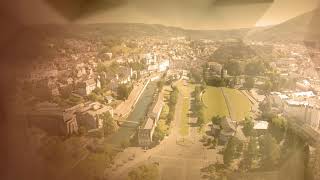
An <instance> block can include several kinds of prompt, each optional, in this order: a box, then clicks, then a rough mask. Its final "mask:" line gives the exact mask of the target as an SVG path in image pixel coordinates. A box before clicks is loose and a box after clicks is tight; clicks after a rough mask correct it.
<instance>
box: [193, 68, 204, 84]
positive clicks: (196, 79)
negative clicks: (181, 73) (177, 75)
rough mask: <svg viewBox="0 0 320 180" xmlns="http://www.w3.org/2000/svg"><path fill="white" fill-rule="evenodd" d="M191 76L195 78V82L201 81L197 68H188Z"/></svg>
mask: <svg viewBox="0 0 320 180" xmlns="http://www.w3.org/2000/svg"><path fill="white" fill-rule="evenodd" d="M190 74H191V77H192V78H193V79H194V80H195V82H197V83H199V82H201V81H202V77H201V72H199V71H198V70H197V69H195V68H192V69H191V70H190Z"/></svg>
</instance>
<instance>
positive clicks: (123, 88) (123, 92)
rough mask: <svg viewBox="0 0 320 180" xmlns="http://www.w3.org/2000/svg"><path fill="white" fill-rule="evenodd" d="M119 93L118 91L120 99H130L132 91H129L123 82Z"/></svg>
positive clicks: (118, 90)
mask: <svg viewBox="0 0 320 180" xmlns="http://www.w3.org/2000/svg"><path fill="white" fill-rule="evenodd" d="M117 93H118V97H119V99H121V100H126V99H128V97H129V93H130V92H129V88H128V87H127V86H126V85H124V84H121V85H119V87H118V89H117Z"/></svg>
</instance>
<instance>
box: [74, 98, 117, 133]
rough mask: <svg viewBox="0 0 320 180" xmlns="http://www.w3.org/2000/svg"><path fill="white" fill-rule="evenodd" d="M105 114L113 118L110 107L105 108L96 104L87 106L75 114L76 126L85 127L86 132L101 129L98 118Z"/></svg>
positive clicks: (100, 122)
mask: <svg viewBox="0 0 320 180" xmlns="http://www.w3.org/2000/svg"><path fill="white" fill-rule="evenodd" d="M107 112H109V113H110V115H111V116H112V117H113V108H112V107H111V106H105V105H103V104H100V103H98V102H94V103H90V104H87V105H85V106H84V107H83V108H82V110H81V111H79V112H77V122H78V125H79V126H83V127H86V129H87V130H91V129H98V128H102V125H103V120H102V119H101V118H100V117H99V116H100V115H102V114H104V113H107Z"/></svg>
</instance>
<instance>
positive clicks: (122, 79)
mask: <svg viewBox="0 0 320 180" xmlns="http://www.w3.org/2000/svg"><path fill="white" fill-rule="evenodd" d="M45 42H46V44H45V46H46V47H47V48H48V49H49V51H50V52H52V57H39V59H37V60H34V61H32V63H33V64H32V65H31V66H30V68H31V69H30V70H29V71H27V72H28V73H26V74H23V78H21V79H19V80H18V81H19V84H20V86H18V87H19V90H18V91H19V93H18V94H17V99H18V103H19V104H21V105H22V106H23V107H24V108H23V113H22V114H23V117H24V118H26V121H27V123H26V127H27V135H28V137H30V142H34V147H33V148H34V151H35V152H38V153H37V155H38V156H41V157H42V160H43V161H44V162H47V163H46V165H47V166H48V167H46V168H45V169H46V170H47V171H48V172H47V173H49V174H51V175H52V176H54V177H57V179H84V180H85V179H101V180H102V179H127V178H129V179H143V178H144V179H148V180H150V179H157V178H160V179H218V178H221V179H223V178H228V179H256V177H259V176H264V177H265V179H277V178H281V177H286V178H288V177H289V179H294V178H297V177H301V176H304V177H309V176H310V177H311V176H312V175H313V173H312V171H313V167H315V166H316V165H315V164H316V163H315V162H316V157H315V154H317V152H318V149H317V144H318V142H319V140H318V138H317V137H318V136H319V134H320V104H319V103H320V101H319V97H320V96H319V93H320V78H319V76H318V73H319V72H318V71H319V70H320V68H319V67H320V66H319V67H318V65H319V64H317V62H314V61H312V59H316V58H315V57H319V55H320V51H319V50H318V49H317V48H315V47H314V46H310V47H306V46H305V45H304V44H299V43H290V44H288V43H286V44H283V43H267V42H254V41H243V40H240V39H226V40H223V41H222V40H220V41H215V40H210V39H197V40H194V39H191V38H189V37H186V36H176V37H166V38H164V37H157V36H145V37H138V38H132V39H130V38H127V39H121V38H118V39H117V38H112V39H99V40H96V41H92V40H87V39H80V38H79V39H77V38H63V39H58V38H57V39H47V40H46V41H45ZM311 56H312V58H311ZM43 58H50V61H42V59H43ZM319 160H320V159H319ZM302 170H305V171H304V172H302ZM288 172H289V173H288ZM315 179H317V178H315Z"/></svg>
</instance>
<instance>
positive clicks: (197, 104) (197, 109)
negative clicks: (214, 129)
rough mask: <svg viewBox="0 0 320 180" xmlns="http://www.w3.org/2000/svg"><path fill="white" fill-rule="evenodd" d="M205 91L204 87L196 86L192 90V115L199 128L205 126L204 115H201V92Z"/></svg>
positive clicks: (202, 106)
mask: <svg viewBox="0 0 320 180" xmlns="http://www.w3.org/2000/svg"><path fill="white" fill-rule="evenodd" d="M204 89H205V87H204V86H196V87H195V89H194V92H193V94H194V104H193V113H194V115H195V116H196V117H197V119H198V120H197V123H198V125H199V126H200V127H202V126H203V125H204V124H205V119H204V114H203V108H204V105H203V102H202V100H201V92H202V91H203V90H204Z"/></svg>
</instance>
